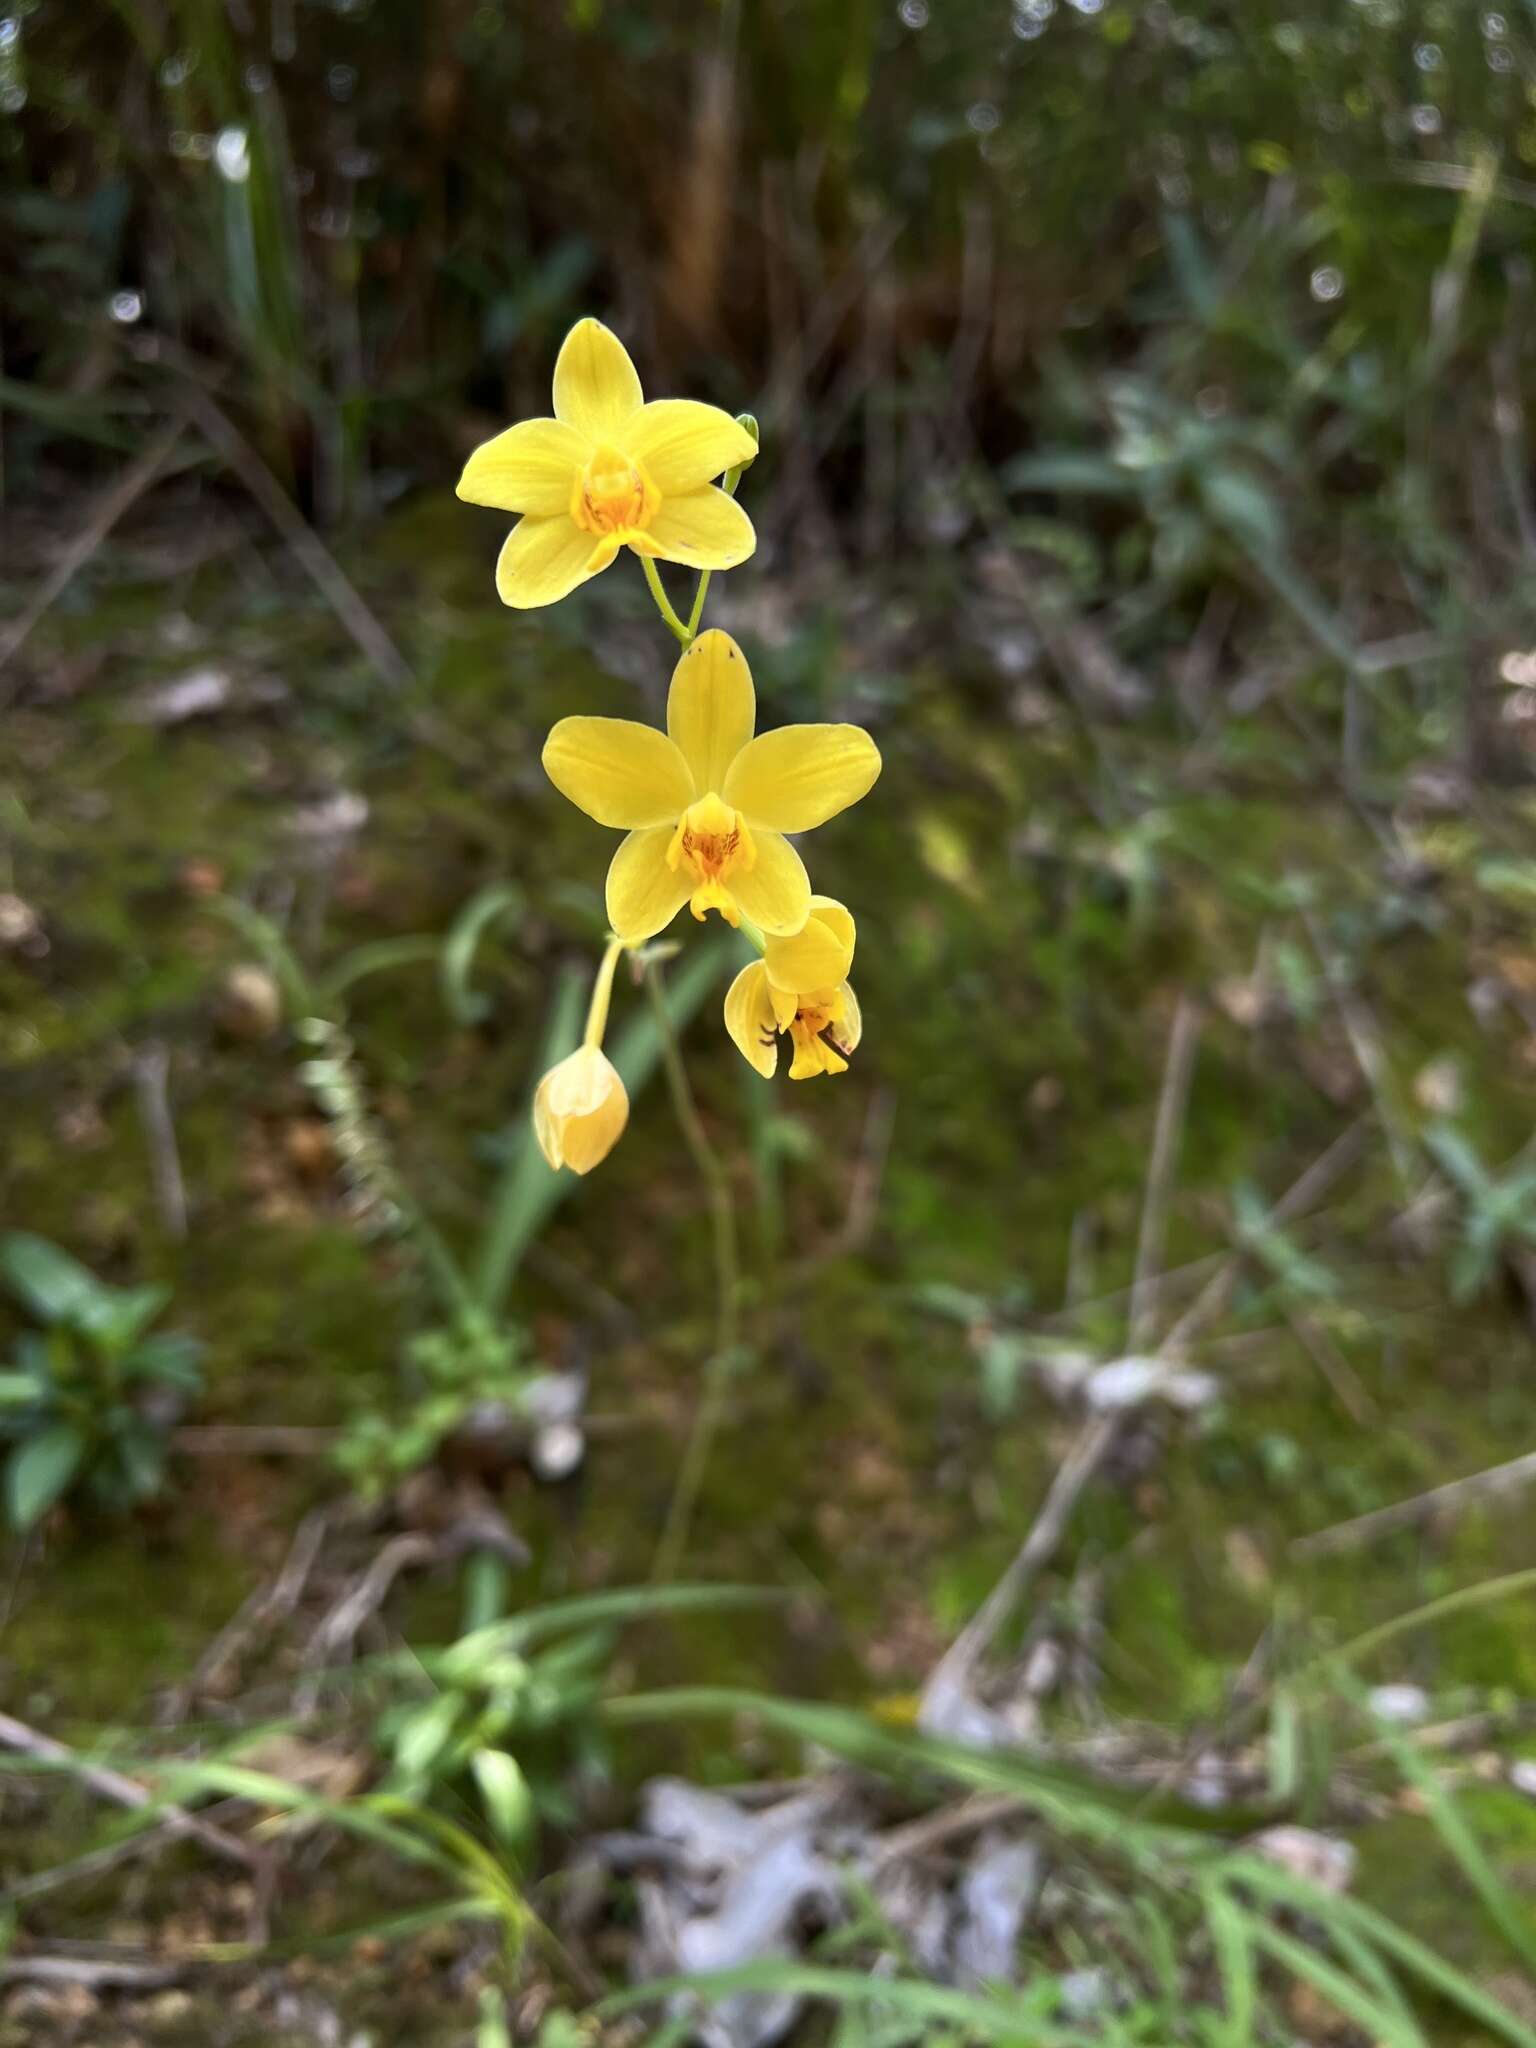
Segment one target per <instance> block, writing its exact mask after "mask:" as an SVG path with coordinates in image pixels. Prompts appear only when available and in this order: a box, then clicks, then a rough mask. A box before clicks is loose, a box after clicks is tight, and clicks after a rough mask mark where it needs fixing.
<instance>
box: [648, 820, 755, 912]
mask: <svg viewBox="0 0 1536 2048" xmlns="http://www.w3.org/2000/svg"><path fill="white" fill-rule="evenodd" d="M756 861H757V848H756V847H755V846H754V845H753V844H752V835H751V833H750V832H749V831H748V830H747V821H746V819H745V818H743V816H742V815H741V813H740V811H733V810H732V809H731V807H730V805H729V804H724V803H722V802H721V801H720V799H719V797H717V796H716V795H714V793H713V792H711V793H710V795H708V796H704V797H700V798H699V801H698V802H697V803H696V804H690V805H689V806H688V808H687V810H686V811H684V813H683V815H682V816H681V818H679V819H678V821H677V830H676V831H675V832H674V833H673V835H672V844H671V845H670V846H669V847H668V848H667V866H668V867H669V868H671V869H672V870H673V872H674V873H676V872H677V871H678V870H679V869H682V870H683V871H684V872H685V873H687V874H690V875H692V876H693V879H694V882H695V885H696V886H695V888H694V891H693V894H692V896H690V898H689V899H688V908H689V909H690V910H691V911H692V912H693V914H694V916H695V917H696V918H699V919H700V920H701V921H702V919H703V916H704V913H705V911H707V910H718V911H719V913H720V915H721V916H722V917H723V918H724V919H725V921H726V923H727V924H739V923H740V922H741V912H740V911H739V910H738V909H737V908H736V899H735V897H734V896H733V895H732V894H731V892H730V890H729V889H728V888H727V887H726V883H727V881H728V879H729V877H730V876H731V874H732V873H733V872H734V871H735V870H736V869H737V868H750V867H752V866H754V865H755V864H756Z"/></svg>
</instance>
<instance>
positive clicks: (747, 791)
mask: <svg viewBox="0 0 1536 2048" xmlns="http://www.w3.org/2000/svg"><path fill="white" fill-rule="evenodd" d="M756 714H757V704H756V697H755V695H754V692H753V689H752V672H751V670H750V669H749V668H748V667H747V662H746V656H745V655H744V654H743V653H742V651H741V649H740V648H739V647H738V646H737V645H736V642H735V641H734V640H733V639H732V638H731V636H730V634H729V633H722V632H719V631H718V630H713V629H712V630H711V631H709V632H707V633H701V634H700V635H699V637H698V639H697V640H695V641H694V643H693V645H692V646H691V647H689V648H688V649H687V650H686V651H685V653H684V654H683V656H682V659H681V660H680V661H679V662H678V664H677V667H676V668H675V669H674V670H673V672H672V687H671V689H670V691H669V692H668V694H667V730H666V731H665V732H664V733H663V732H658V731H657V730H656V729H655V727H654V726H649V725H640V724H638V723H637V722H636V721H635V720H633V719H629V718H562V719H561V720H560V722H559V724H558V725H556V726H555V728H554V730H553V731H552V732H551V733H550V735H549V738H548V739H547V740H546V741H545V743H544V772H545V773H546V774H547V775H548V777H549V779H550V781H551V782H552V783H553V784H554V785H555V787H556V789H558V790H559V791H560V793H561V794H562V796H568V797H569V798H570V800H571V802H572V803H573V804H576V805H578V806H579V807H580V808H581V809H582V810H584V811H585V812H586V814H587V816H588V817H589V818H596V820H597V822H598V823H599V824H600V825H616V826H619V827H621V828H623V829H624V830H626V831H627V832H628V834H629V836H628V838H627V839H625V840H624V842H623V844H622V845H621V846H620V847H619V850H618V852H617V853H616V854H615V855H614V857H613V862H612V865H611V866H610V867H609V870H608V922H609V923H610V924H611V925H612V926H613V929H614V930H615V932H617V933H618V935H619V937H620V938H621V939H622V940H623V941H624V943H625V944H626V945H628V946H635V945H639V944H640V942H641V941H642V940H644V939H648V938H652V937H654V935H655V934H656V933H657V932H659V931H661V930H662V929H663V927H664V926H666V925H668V924H670V923H671V921H672V919H673V918H674V917H675V916H676V914H677V912H678V911H679V910H681V908H682V907H683V905H684V904H685V903H686V904H688V905H689V906H690V908H691V909H692V911H693V914H694V916H695V917H696V918H700V919H702V918H703V916H704V914H705V912H706V911H709V910H718V911H719V912H720V914H721V916H722V917H723V918H724V919H725V920H726V922H727V923H728V924H739V923H740V921H741V919H742V918H743V917H746V918H748V919H750V920H751V922H752V923H753V924H755V925H757V926H759V927H760V928H761V929H762V930H763V931H764V932H768V933H772V934H773V935H774V936H775V937H786V938H787V937H788V936H789V935H790V934H792V933H794V932H798V931H799V930H800V928H801V926H802V925H803V924H804V923H805V921H806V918H807V917H808V915H809V914H810V908H811V884H810V879H809V877H808V876H807V874H806V872H805V864H804V862H803V861H802V860H801V858H800V856H799V854H798V853H796V851H795V849H794V848H793V847H792V846H791V845H790V843H789V841H788V840H787V839H786V838H785V837H784V834H785V833H786V832H809V831H810V830H811V828H812V827H813V826H815V825H821V824H824V823H825V822H826V820H827V819H828V818H832V817H835V816H836V815H837V813H838V812H839V811H842V810H846V809H847V807H848V805H849V804H853V803H857V802H858V800H859V798H860V797H861V796H863V795H864V794H865V792H866V791H867V790H869V789H870V788H872V787H873V785H874V781H875V778H876V776H878V775H879V773H880V754H879V751H878V749H877V748H876V746H875V743H874V741H873V740H872V739H871V738H870V736H869V734H868V733H867V732H865V731H864V730H863V728H862V727H861V726H857V725H785V726H781V727H780V728H779V730H778V731H777V732H765V733H760V734H759V735H758V736H757V738H756V739H754V738H753V737H752V728H753V725H754V723H755V721H756Z"/></svg>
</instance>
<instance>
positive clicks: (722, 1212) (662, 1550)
mask: <svg viewBox="0 0 1536 2048" xmlns="http://www.w3.org/2000/svg"><path fill="white" fill-rule="evenodd" d="M642 972H643V978H644V981H645V993H646V997H647V1000H648V1001H649V1003H650V1006H651V1014H652V1016H653V1017H654V1018H655V1020H656V1032H657V1036H658V1038H659V1039H660V1042H661V1061H662V1067H663V1070H664V1071H665V1073H666V1077H667V1092H668V1093H669V1095H670V1096H671V1098H672V1111H673V1114H674V1116H675V1117H676V1118H677V1123H678V1128H679V1129H680V1130H681V1132H682V1134H683V1142H684V1144H685V1145H686V1146H687V1147H688V1151H689V1153H690V1155H691V1157H692V1159H693V1163H694V1165H695V1167H696V1168H697V1169H698V1174H699V1179H700V1181H701V1182H702V1183H703V1187H704V1195H705V1200H706V1202H707V1204H708V1207H709V1218H710V1237H711V1243H712V1246H713V1251H714V1268H715V1343H714V1349H713V1351H712V1352H711V1353H710V1356H709V1358H708V1359H707V1360H706V1361H705V1365H704V1387H703V1392H702V1395H701V1397H700V1400H699V1405H698V1407H697V1409H696V1410H695V1411H694V1418H693V1427H692V1429H691V1430H690V1431H689V1434H688V1442H687V1445H686V1447H685V1449H684V1451H683V1461H682V1464H681V1465H680V1466H679V1468H678V1474H677V1484H676V1486H675V1487H674V1488H673V1490H672V1499H671V1502H670V1504H669V1506H668V1508H667V1519H666V1522H665V1525H664V1526H663V1528H662V1532H661V1542H660V1543H659V1544H658V1545H657V1549H656V1560H655V1563H654V1564H653V1566H652V1568H651V1578H652V1580H653V1582H655V1583H657V1584H660V1583H661V1582H663V1581H664V1580H667V1579H670V1578H671V1577H672V1576H673V1574H674V1573H675V1572H676V1570H677V1567H678V1564H679V1563H680V1561H681V1559H682V1555H683V1552H684V1550H685V1548H686V1547H687V1543H688V1531H689V1529H690V1527H691V1525H692V1522H693V1512H694V1509H695V1508H696V1507H697V1505H698V1498H699V1492H700V1489H701V1487H702V1485H703V1483H704V1473H705V1470H706V1469H707V1467H708V1464H709V1454H710V1452H711V1450H712V1449H713V1448H714V1441H715V1438H716V1436H717V1435H718V1433H719V1429H720V1423H721V1420H722V1418H723V1416H724V1413H725V1396H726V1390H727V1388H728V1386H729V1384H730V1377H731V1371H732V1368H733V1366H734V1365H735V1362H736V1352H737V1346H738V1343H739V1341H740V1310H741V1253H740V1247H739V1244H738V1241H737V1232H736V1202H735V1197H734V1196H733V1194H732V1193H731V1179H730V1175H729V1173H728V1172H727V1170H726V1166H725V1162H724V1160H723V1159H722V1158H721V1157H720V1154H719V1153H718V1152H717V1151H716V1150H715V1148H714V1146H713V1145H712V1144H711V1143H710V1141H709V1133H708V1132H707V1131H706V1130H705V1128H704V1120H703V1118H702V1117H701V1116H700V1115H699V1106H698V1102H697V1101H696V1099H695V1097H694V1093H693V1088H692V1086H691V1085H690V1083H689V1080H688V1070H687V1068H686V1067H685V1066H684V1065H683V1056H682V1052H681V1049H680V1048H679V1046H678V1043H677V1034H676V1032H675V1031H674V1030H673V1028H672V1019H671V1017H670V1015H669V1014H668V1011H667V1005H666V999H665V993H664V991H663V988H662V983H661V968H660V965H659V963H658V962H657V961H655V960H648V961H647V962H646V963H645V966H644V968H643V970H642Z"/></svg>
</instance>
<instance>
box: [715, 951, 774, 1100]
mask: <svg viewBox="0 0 1536 2048" xmlns="http://www.w3.org/2000/svg"><path fill="white" fill-rule="evenodd" d="M725 1028H726V1030H727V1031H729V1033H730V1034H731V1036H732V1038H733V1039H735V1041H736V1047H737V1050H738V1051H739V1052H740V1054H741V1056H742V1058H743V1059H744V1060H745V1061H746V1062H747V1064H748V1065H749V1066H752V1067H756V1069H757V1071H758V1072H759V1073H760V1074H761V1075H762V1076H763V1078H764V1079H765V1080H771V1079H772V1078H773V1073H774V1069H775V1068H776V1067H777V1066H778V1064H779V1035H778V1025H777V1023H776V1021H775V1019H774V1014H773V1005H772V1003H771V1002H770V1001H769V1000H768V977H767V975H766V974H765V973H764V972H763V963H762V961H761V960H754V961H753V962H752V963H751V965H750V966H748V967H743V969H742V970H741V972H740V974H738V975H737V977H736V979H735V980H734V981H733V982H732V983H731V985H730V987H729V988H728V989H727V990H726V992H725Z"/></svg>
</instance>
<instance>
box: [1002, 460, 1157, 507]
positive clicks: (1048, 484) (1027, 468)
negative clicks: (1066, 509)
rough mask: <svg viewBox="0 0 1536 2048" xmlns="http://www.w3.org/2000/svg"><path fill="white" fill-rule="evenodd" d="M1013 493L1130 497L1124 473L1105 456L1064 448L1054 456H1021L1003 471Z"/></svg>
mask: <svg viewBox="0 0 1536 2048" xmlns="http://www.w3.org/2000/svg"><path fill="white" fill-rule="evenodd" d="M1001 479H1002V482H1003V484H1004V486H1005V487H1006V488H1007V489H1008V490H1010V491H1059V492H1061V493H1062V494H1063V495H1065V496H1069V497H1070V496H1078V497H1097V498H1123V497H1126V496H1127V495H1128V494H1129V485H1128V484H1127V481H1126V478H1125V475H1124V473H1123V472H1122V471H1121V469H1120V468H1119V467H1118V465H1117V464H1115V463H1113V462H1110V461H1108V460H1107V459H1106V458H1105V457H1104V456H1102V455H1086V454H1079V453H1077V452H1076V451H1074V450H1072V449H1061V450H1060V451H1058V452H1057V453H1056V454H1054V455H1051V454H1047V455H1021V456H1019V457H1017V458H1016V459H1015V460H1014V461H1012V462H1008V463H1005V464H1004V465H1003V468H1002V471H1001Z"/></svg>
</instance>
